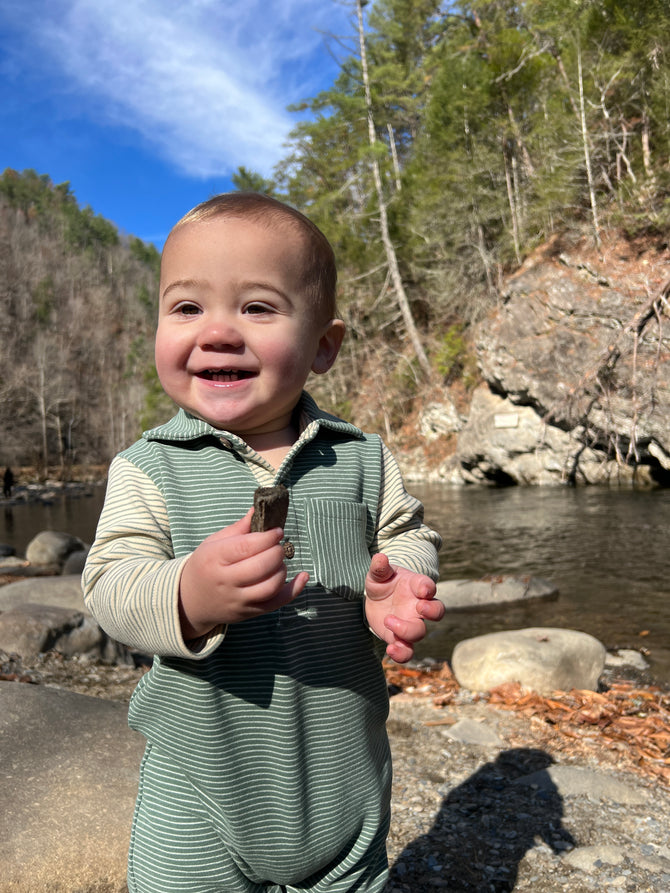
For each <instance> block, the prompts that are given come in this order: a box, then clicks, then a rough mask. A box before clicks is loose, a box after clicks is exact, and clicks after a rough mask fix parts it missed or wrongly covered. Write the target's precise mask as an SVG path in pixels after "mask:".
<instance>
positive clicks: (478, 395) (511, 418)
mask: <svg viewBox="0 0 670 893" xmlns="http://www.w3.org/2000/svg"><path fill="white" fill-rule="evenodd" d="M582 434H583V432H582V431H581V429H579V430H578V429H574V430H572V431H564V430H562V429H560V428H557V427H555V426H553V425H551V424H548V423H547V422H546V421H545V420H544V419H543V417H542V416H541V415H540V414H538V413H537V412H536V410H535V408H533V407H532V406H524V405H520V404H518V403H513V402H512V401H511V400H509V399H507V398H503V397H500V396H499V395H498V394H495V393H493V392H492V391H491V390H489V388H488V386H487V385H482V386H481V387H479V388H477V389H476V390H475V392H474V394H473V399H472V404H471V407H470V415H469V418H468V422H467V425H466V426H465V428H464V429H463V431H462V432H461V434H460V436H459V438H458V445H457V449H456V456H457V458H458V461H459V463H460V465H461V470H462V474H463V477H464V479H465V481H466V482H468V483H479V484H482V483H483V484H486V483H489V484H499V483H514V484H521V485H545V486H546V485H554V486H556V485H560V484H565V483H566V482H568V481H571V480H572V479H573V477H574V474H575V463H576V461H577V456H578V466H579V481H578V482H579V483H589V484H597V483H607V482H609V481H611V480H616V481H617V482H618V483H630V482H631V480H632V477H633V473H634V472H633V469H632V468H627V467H625V466H618V465H617V464H616V462H614V461H613V460H611V459H610V458H608V456H607V455H605V454H604V453H602V452H600V451H598V450H594V449H592V448H591V447H588V446H587V447H585V446H584V444H583V443H582V442H581V440H580V437H581V435H582Z"/></svg>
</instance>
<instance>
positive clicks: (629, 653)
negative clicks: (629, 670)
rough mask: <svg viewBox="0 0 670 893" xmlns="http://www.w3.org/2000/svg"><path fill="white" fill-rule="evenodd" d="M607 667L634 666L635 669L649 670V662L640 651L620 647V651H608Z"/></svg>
mask: <svg viewBox="0 0 670 893" xmlns="http://www.w3.org/2000/svg"><path fill="white" fill-rule="evenodd" d="M605 666H607V667H633V669H635V670H640V671H642V670H648V669H649V664H648V663H647V661H646V660H645V659H644V658H643V657H642V655H641V654H640V652H639V651H634V650H633V649H632V648H619V650H618V651H614V652H612V653H608V654H607V657H606V658H605Z"/></svg>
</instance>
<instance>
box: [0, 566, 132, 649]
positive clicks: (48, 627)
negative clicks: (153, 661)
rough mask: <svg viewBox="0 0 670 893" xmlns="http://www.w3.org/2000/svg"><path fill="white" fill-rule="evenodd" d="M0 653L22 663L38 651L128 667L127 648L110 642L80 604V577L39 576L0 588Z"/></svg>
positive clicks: (81, 595) (82, 599)
mask: <svg viewBox="0 0 670 893" xmlns="http://www.w3.org/2000/svg"><path fill="white" fill-rule="evenodd" d="M0 612H1V613H0V648H1V649H3V650H4V651H8V652H12V651H14V652H16V653H17V654H20V655H21V656H22V657H24V658H26V659H27V658H29V657H31V656H35V655H36V654H39V653H40V652H42V651H47V650H53V651H59V652H60V653H61V654H64V655H66V656H73V655H75V654H83V655H88V656H89V657H97V658H100V659H101V660H103V661H105V662H107V663H119V664H128V665H130V664H132V663H133V657H132V654H131V652H130V651H129V650H128V648H126V646H125V645H121V644H120V643H119V642H116V641H114V639H110V638H109V636H108V635H107V634H106V633H105V632H104V631H103V630H102V628H101V627H100V626H99V625H98V623H97V622H96V621H95V620H94V619H93V617H92V616H91V615H90V613H89V611H88V610H87V609H86V607H85V605H84V596H83V594H82V591H81V576H80V575H79V574H72V575H69V576H65V577H40V578H33V579H30V580H19V581H18V582H16V583H9V584H8V585H6V586H0Z"/></svg>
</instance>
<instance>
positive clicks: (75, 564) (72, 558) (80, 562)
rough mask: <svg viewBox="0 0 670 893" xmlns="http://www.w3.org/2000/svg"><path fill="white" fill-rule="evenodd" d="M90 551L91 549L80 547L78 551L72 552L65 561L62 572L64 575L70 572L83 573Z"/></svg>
mask: <svg viewBox="0 0 670 893" xmlns="http://www.w3.org/2000/svg"><path fill="white" fill-rule="evenodd" d="M88 553H89V549H80V550H79V551H77V552H71V553H70V554H69V555H68V556H67V558H66V559H65V561H64V563H63V569H62V571H61V573H62V574H63V575H64V576H69V575H70V574H83V572H84V565H85V564H86V558H87V557H88Z"/></svg>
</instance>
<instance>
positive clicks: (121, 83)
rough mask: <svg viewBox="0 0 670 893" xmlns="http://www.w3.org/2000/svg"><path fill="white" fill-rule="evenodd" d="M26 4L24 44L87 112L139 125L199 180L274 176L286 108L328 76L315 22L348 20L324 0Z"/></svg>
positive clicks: (287, 124)
mask: <svg viewBox="0 0 670 893" xmlns="http://www.w3.org/2000/svg"><path fill="white" fill-rule="evenodd" d="M29 5H32V6H35V5H36V6H39V7H40V10H39V14H38V15H37V16H34V15H31V14H30V13H29V12H28V10H26V9H25V8H24V9H23V15H24V16H25V18H24V19H23V23H22V24H23V27H24V28H26V27H28V24H27V23H28V22H30V21H32V22H34V26H33V27H34V28H35V31H34V32H33V33H32V34H31V35H30V39H31V40H32V41H35V42H36V43H39V47H40V53H41V54H44V56H45V57H47V58H49V59H51V60H52V62H53V63H55V65H56V67H57V69H59V70H60V71H61V72H62V74H63V75H65V77H66V78H67V80H68V82H69V84H70V85H71V87H72V89H74V90H75V91H76V93H77V94H78V95H79V96H81V97H84V98H85V99H86V106H87V110H88V111H87V113H88V114H89V115H93V116H95V117H96V119H97V120H103V121H107V122H111V123H113V124H117V125H118V124H122V125H123V126H125V127H128V128H131V129H133V130H135V131H137V132H139V133H140V134H141V135H142V137H143V138H144V139H145V140H146V141H148V142H149V143H150V144H151V145H152V146H154V147H155V148H156V149H157V151H158V152H159V153H160V155H161V156H162V157H163V158H165V159H167V160H168V161H170V162H171V163H172V164H174V165H175V166H177V167H178V168H179V169H181V171H182V172H183V173H186V174H189V175H191V176H202V177H211V176H216V175H225V174H229V173H230V172H231V171H233V170H234V169H235V168H236V167H237V166H238V165H245V166H247V167H250V168H253V169H256V170H259V171H261V172H263V173H268V172H269V171H270V169H271V168H272V166H273V164H274V163H275V162H276V161H277V160H279V158H280V157H281V156H282V146H283V143H284V141H285V139H286V136H287V133H288V131H289V129H290V128H291V126H292V125H293V124H294V123H295V121H294V120H293V119H292V117H291V115H290V114H289V113H287V112H286V111H285V107H286V106H287V105H288V104H289V103H291V102H295V101H298V100H300V99H303V98H305V97H308V96H310V95H313V94H314V93H315V92H316V91H317V90H318V89H319V88H320V87H322V86H323V82H322V81H321V80H320V79H319V75H320V73H321V72H322V71H323V69H324V68H330V70H331V71H332V67H331V66H332V62H331V60H330V58H329V56H328V53H327V51H326V49H325V46H324V38H323V35H322V34H321V33H319V29H323V30H326V31H327V30H329V29H332V30H333V31H335V30H337V26H338V25H339V28H340V30H342V28H343V27H344V22H345V21H346V15H347V11H346V9H345V8H344V7H343V6H341V5H338V4H337V3H333V2H330V0H284V2H280V3H275V2H268V0H190V2H188V3H184V2H181V0H51V2H48V0H47V2H45V3H42V2H38V3H32V4H29ZM0 6H4V7H5V9H6V7H7V3H6V0H2V3H1V4H0ZM91 101H92V102H93V104H91ZM91 109H93V111H91Z"/></svg>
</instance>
